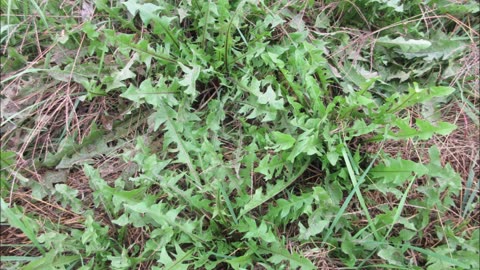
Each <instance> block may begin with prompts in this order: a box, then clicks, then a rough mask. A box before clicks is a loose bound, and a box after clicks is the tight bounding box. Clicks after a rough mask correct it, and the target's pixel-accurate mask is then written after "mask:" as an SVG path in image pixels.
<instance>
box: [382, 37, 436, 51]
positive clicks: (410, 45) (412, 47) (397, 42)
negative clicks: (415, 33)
mask: <svg viewBox="0 0 480 270" xmlns="http://www.w3.org/2000/svg"><path fill="white" fill-rule="evenodd" d="M376 44H378V45H383V46H386V47H400V49H401V50H402V51H403V52H418V51H421V50H424V49H426V48H428V47H430V46H432V43H431V42H430V41H428V40H424V39H408V40H406V39H404V38H403V37H397V38H396V39H391V38H389V37H381V38H379V39H377V41H376Z"/></svg>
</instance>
